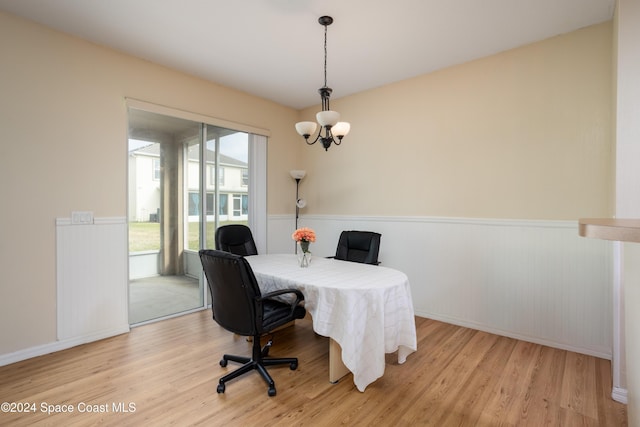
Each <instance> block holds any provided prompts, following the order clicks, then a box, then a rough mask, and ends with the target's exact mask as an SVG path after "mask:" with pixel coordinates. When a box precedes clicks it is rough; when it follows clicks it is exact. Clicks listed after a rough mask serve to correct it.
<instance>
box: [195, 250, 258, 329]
mask: <svg viewBox="0 0 640 427" xmlns="http://www.w3.org/2000/svg"><path fill="white" fill-rule="evenodd" d="M200 260H201V261H202V268H203V269H204V273H205V275H206V277H207V283H208V284H209V290H210V291H211V310H212V312H213V319H214V320H215V321H216V322H218V323H219V324H220V326H222V327H223V328H225V329H227V330H229V331H231V332H233V333H236V334H238V335H245V336H248V335H255V334H256V333H259V332H260V330H261V326H259V325H262V316H263V313H262V310H263V309H262V303H261V302H259V301H257V297H259V296H260V295H261V293H260V288H259V287H258V282H257V281H256V278H255V276H254V275H253V270H252V269H251V266H250V265H249V263H248V262H247V260H246V259H244V258H243V257H242V256H240V255H234V254H230V253H228V252H224V251H216V250H212V249H202V250H200Z"/></svg>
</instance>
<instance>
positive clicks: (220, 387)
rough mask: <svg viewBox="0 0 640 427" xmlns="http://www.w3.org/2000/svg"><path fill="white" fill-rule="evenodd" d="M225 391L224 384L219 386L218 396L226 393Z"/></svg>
mask: <svg viewBox="0 0 640 427" xmlns="http://www.w3.org/2000/svg"><path fill="white" fill-rule="evenodd" d="M224 389H225V386H224V384H218V389H217V392H218V394H220V393H224Z"/></svg>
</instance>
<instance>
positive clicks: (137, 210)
mask: <svg viewBox="0 0 640 427" xmlns="http://www.w3.org/2000/svg"><path fill="white" fill-rule="evenodd" d="M201 136H202V126H201V124H200V123H197V122H193V121H189V120H184V119H178V118H174V117H169V116H164V115H161V114H156V113H150V112H147V111H142V110H137V109H130V110H129V147H128V148H129V150H128V151H129V168H128V169H129V170H128V183H129V184H128V185H129V191H128V206H129V207H128V211H129V212H128V224H129V323H130V324H140V323H145V322H148V321H151V320H154V319H158V318H163V317H167V316H172V315H175V314H178V313H183V312H188V311H192V310H194V309H198V308H202V307H203V306H204V297H203V295H204V292H203V280H202V277H201V276H202V274H201V271H202V268H201V265H200V261H199V259H198V254H197V248H196V249H195V251H189V250H186V249H185V248H188V247H189V245H190V243H189V242H190V241H192V240H194V239H195V245H196V246H198V245H199V240H198V238H199V236H198V232H197V227H198V225H197V221H198V219H199V215H195V221H196V224H195V228H196V234H195V237H194V236H192V235H191V233H190V232H189V230H190V228H189V226H190V224H191V218H192V216H191V215H190V214H191V213H192V209H194V210H195V212H196V213H197V212H198V209H199V208H198V206H199V204H200V199H199V197H198V196H199V184H198V183H197V181H196V183H195V184H193V183H192V181H193V179H192V175H193V174H195V176H196V177H197V176H198V175H199V173H198V165H199V163H200V160H199V150H198V147H199V145H200V140H201ZM194 164H195V169H196V170H195V172H193V170H192V169H193V167H194V166H193V165H194Z"/></svg>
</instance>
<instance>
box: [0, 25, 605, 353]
mask: <svg viewBox="0 0 640 427" xmlns="http://www.w3.org/2000/svg"><path fill="white" fill-rule="evenodd" d="M610 55H611V25H610V24H603V25H598V26H594V27H590V28H587V29H584V30H580V31H577V32H574V33H570V34H567V35H563V36H560V37H556V38H553V39H550V40H547V41H543V42H540V43H536V44H533V45H530V46H526V47H523V48H520V49H515V50H512V51H509V52H505V53H502V54H499V55H495V56H491V57H488V58H484V59H481V60H478V61H474V62H471V63H467V64H463V65H459V66H456V67H452V68H449V69H446V70H442V71H439V72H436V73H432V74H429V75H425V76H420V77H417V78H414V79H410V80H407V81H403V82H399V83H396V84H392V85H389V86H385V87H382V88H379V89H375V90H371V91H368V92H365V93H361V94H358V95H354V96H350V97H346V98H343V99H338V100H334V101H333V102H332V105H333V107H334V108H335V109H336V110H338V111H340V112H341V113H342V114H343V117H344V119H345V120H348V121H350V122H351V123H352V133H351V134H350V135H349V136H348V137H347V138H346V139H345V142H344V143H343V145H342V146H340V147H331V148H330V149H329V151H328V152H326V153H325V152H324V150H322V148H321V147H319V146H312V147H307V146H305V145H304V143H303V141H302V139H301V138H300V137H298V136H297V134H296V133H295V131H294V130H293V123H295V122H296V121H297V120H299V119H300V118H302V117H306V116H312V113H315V108H314V109H309V110H306V111H304V112H303V113H302V114H298V113H297V112H295V111H293V110H291V109H288V108H285V107H282V106H278V105H276V104H274V103H271V102H268V101H265V100H261V99H259V98H255V97H252V96H249V95H247V94H244V93H241V92H238V91H234V90H231V89H227V88H224V87H221V86H218V85H215V84H211V83H207V82H204V81H202V80H200V79H197V78H194V77H191V76H187V75H184V74H181V73H178V72H176V71H173V70H170V69H167V68H163V67H159V66H157V65H154V64H151V63H148V62H145V61H142V60H138V59H135V58H132V57H129V56H126V55H122V54H120V53H117V52H114V51H111V50H108V49H104V48H101V47H98V46H95V45H92V44H89V43H86V42H84V41H81V40H78V39H76V38H72V37H68V36H65V35H62V34H60V33H57V32H53V31H50V30H48V29H45V28H43V27H40V26H37V25H35V24H31V23H28V22H26V21H23V20H20V19H18V18H14V17H12V16H10V15H6V14H2V13H0V58H1V61H2V76H1V77H0V94H2V95H1V96H0V129H2V141H1V142H0V200H2V206H3V210H2V221H0V237H1V238H0V245H1V246H0V247H1V248H2V251H1V257H0V259H2V267H3V268H2V270H3V278H2V283H1V285H0V328H1V329H0V331H1V334H0V336H1V337H2V339H1V340H0V354H3V353H8V352H13V351H17V350H20V349H25V348H29V347H33V346H37V345H44V344H47V343H49V342H51V341H53V340H55V311H56V306H55V297H56V295H55V292H56V291H55V290H56V283H55V281H56V272H55V227H54V226H55V218H56V217H68V216H69V215H70V212H71V211H73V210H91V211H94V213H95V215H96V216H97V217H105V216H125V215H126V188H127V186H126V143H125V142H126V135H127V127H126V109H125V103H124V98H125V97H131V98H136V99H140V100H143V101H147V102H152V103H156V104H161V105H166V106H169V107H171V108H175V109H182V110H186V111H190V112H194V113H197V114H201V115H207V116H211V117H216V118H220V119H224V120H228V121H233V122H238V123H243V124H247V125H251V126H255V127H259V128H263V129H268V130H269V131H270V132H271V137H270V140H269V155H268V156H269V160H268V179H269V183H268V212H269V214H270V215H282V214H289V215H290V214H293V206H292V203H291V202H292V200H291V197H292V194H294V193H293V192H294V191H295V186H294V182H293V180H292V179H291V178H290V177H289V174H288V171H289V170H290V169H294V168H304V169H307V171H308V177H307V178H305V179H304V181H303V182H302V184H301V195H303V196H304V197H305V198H306V199H307V200H308V202H309V205H308V208H306V210H305V212H304V213H314V214H336V215H343V214H344V215H352V214H353V215H425V216H457V217H476V218H482V217H484V218H525V219H554V220H555V219H576V218H578V217H584V216H608V215H610V213H611V206H610V203H609V200H610V199H609V196H610V183H611V175H612V172H611V161H610V160H611V136H610V127H611V123H610V109H611V105H610V104H611V87H610V81H611V60H610ZM256 72H259V70H256ZM330 73H331V71H330V70H329V77H330V76H331V74H330ZM329 83H331V81H329ZM316 89H317V88H309V90H310V91H315V90H316ZM334 89H336V91H335V92H334V94H335V95H336V96H339V90H338V89H337V86H335V85H334Z"/></svg>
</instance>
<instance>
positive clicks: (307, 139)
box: [305, 126, 322, 145]
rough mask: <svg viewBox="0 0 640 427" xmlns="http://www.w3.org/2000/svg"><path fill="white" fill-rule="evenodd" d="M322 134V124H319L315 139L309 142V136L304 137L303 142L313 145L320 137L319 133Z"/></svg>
mask: <svg viewBox="0 0 640 427" xmlns="http://www.w3.org/2000/svg"><path fill="white" fill-rule="evenodd" d="M321 134H322V126H320V130H319V131H318V135H317V136H316V139H314V140H313V141H311V142H309V138H305V142H306V143H307V145H313V144H315V143H316V142H318V140H319V139H320V135H321Z"/></svg>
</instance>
